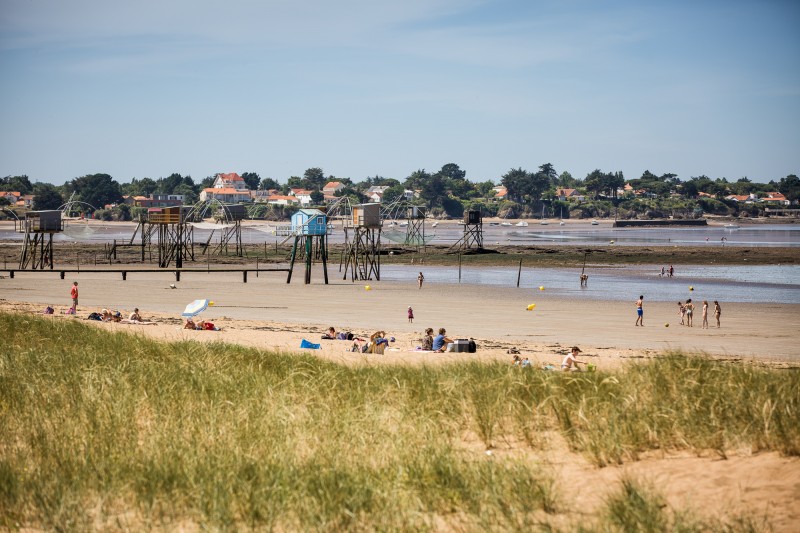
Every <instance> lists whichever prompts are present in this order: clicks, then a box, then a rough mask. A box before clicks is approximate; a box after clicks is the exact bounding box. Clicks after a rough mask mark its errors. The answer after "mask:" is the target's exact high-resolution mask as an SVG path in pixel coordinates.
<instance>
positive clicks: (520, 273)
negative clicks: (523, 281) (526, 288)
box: [517, 259, 522, 289]
mask: <svg viewBox="0 0 800 533" xmlns="http://www.w3.org/2000/svg"><path fill="white" fill-rule="evenodd" d="M520 277H522V259H520V260H519V270H517V288H518V289H519V278H520Z"/></svg>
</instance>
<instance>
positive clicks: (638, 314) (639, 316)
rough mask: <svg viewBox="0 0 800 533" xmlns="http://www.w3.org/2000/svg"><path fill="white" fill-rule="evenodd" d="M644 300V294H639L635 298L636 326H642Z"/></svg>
mask: <svg viewBox="0 0 800 533" xmlns="http://www.w3.org/2000/svg"><path fill="white" fill-rule="evenodd" d="M643 302H644V296H641V295H640V296H639V299H638V300H636V325H637V326H644V310H643V309H642V304H643Z"/></svg>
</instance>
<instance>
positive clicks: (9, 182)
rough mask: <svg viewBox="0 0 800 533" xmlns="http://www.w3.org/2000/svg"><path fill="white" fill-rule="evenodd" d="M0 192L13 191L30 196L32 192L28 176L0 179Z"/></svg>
mask: <svg viewBox="0 0 800 533" xmlns="http://www.w3.org/2000/svg"><path fill="white" fill-rule="evenodd" d="M0 191H13V192H18V193H20V194H30V193H31V191H33V185H32V184H31V180H30V179H28V176H25V175H22V176H6V177H5V178H0Z"/></svg>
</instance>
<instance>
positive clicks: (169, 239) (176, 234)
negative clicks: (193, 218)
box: [141, 206, 194, 268]
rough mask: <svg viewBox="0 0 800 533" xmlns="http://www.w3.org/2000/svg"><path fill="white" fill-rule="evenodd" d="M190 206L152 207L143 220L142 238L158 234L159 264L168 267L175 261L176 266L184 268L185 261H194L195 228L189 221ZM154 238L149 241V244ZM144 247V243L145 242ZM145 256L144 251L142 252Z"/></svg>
mask: <svg viewBox="0 0 800 533" xmlns="http://www.w3.org/2000/svg"><path fill="white" fill-rule="evenodd" d="M190 209H191V208H190V207H179V206H175V207H162V208H151V209H149V210H148V212H147V220H146V221H145V222H143V227H142V230H141V231H142V239H143V243H144V238H145V235H149V236H150V239H152V235H153V234H154V233H155V234H157V239H158V242H157V243H156V247H157V256H158V266H159V267H160V268H167V267H169V266H170V264H171V263H172V262H173V261H174V262H175V268H183V262H184V261H194V229H193V228H192V226H191V224H189V222H188V218H189V217H188V214H189V212H190ZM149 243H152V240H149V241H148V244H149ZM143 249H144V244H143ZM142 255H143V256H144V252H143V254H142Z"/></svg>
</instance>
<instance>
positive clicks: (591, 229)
mask: <svg viewBox="0 0 800 533" xmlns="http://www.w3.org/2000/svg"><path fill="white" fill-rule="evenodd" d="M554 224H555V225H553V224H551V225H548V226H539V225H537V224H536V223H535V222H532V223H531V225H530V226H528V227H524V228H520V227H516V226H495V225H491V224H484V225H483V240H484V245H485V246H487V247H491V246H492V245H500V244H502V245H515V244H516V245H534V244H539V245H541V244H548V245H559V244H578V245H580V244H587V245H588V244H601V243H602V244H608V243H610V242H611V241H614V244H615V245H618V246H647V245H649V246H668V245H675V246H702V245H708V246H712V247H715V246H722V245H723V238H724V239H725V241H724V243H725V244H727V245H735V246H767V247H770V246H772V247H776V246H792V247H794V246H800V225H796V224H759V225H750V226H747V225H745V226H742V227H741V228H739V229H727V228H724V227H722V226H706V227H697V228H612V227H611V225H610V223H609V222H604V223H601V224H600V225H599V226H592V225H590V223H589V222H586V223H585V224H584V223H570V224H569V225H567V226H559V225H558V222H557V221H556V222H555V223H554ZM275 225H276V223H264V224H262V225H259V226H257V228H254V227H252V226H243V227H242V241H243V242H244V243H245V244H260V243H264V242H266V243H268V244H274V242H275V241H276V240H278V241H280V240H283V237H276V236H275V235H274V234H273V233H272V232H273V229H274V226H275ZM135 228H136V225H135V224H124V225H121V224H109V225H107V226H101V225H98V224H96V223H93V224H92V225H91V226H88V225H86V223H84V222H74V221H70V222H67V224H66V226H65V229H64V233H62V234H57V235H56V236H55V238H54V239H55V240H56V241H62V242H64V241H66V242H69V241H77V242H92V243H103V242H109V243H110V242H112V241H113V240H114V239H116V240H118V241H128V240H130V238H131V236H132V235H133V232H134V230H135ZM425 232H426V236H427V237H431V241H430V243H429V244H439V245H449V244H453V243H455V242H456V241H458V240H459V239H460V238H461V237H462V236H463V228H462V227H461V226H459V225H455V224H441V225H439V226H437V227H436V228H431V227H430V226H427V225H426V230H425ZM194 235H195V242H205V241H206V240H207V239H208V237H209V236H210V235H211V231H209V230H206V229H197V228H196V229H195V230H194ZM22 238H23V235H22V234H21V233H15V232H14V230H13V226H12V225H10V224H9V223H6V224H3V225H0V240H19V241H21V240H22ZM382 240H383V242H384V244H385V245H391V244H393V243H392V242H391V241H390V240H388V239H386V238H384V239H382ZM329 242H331V243H342V242H344V232H343V231H342V230H341V229H340V228H336V229H334V230H333V232H332V233H331V234H330V236H329Z"/></svg>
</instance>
